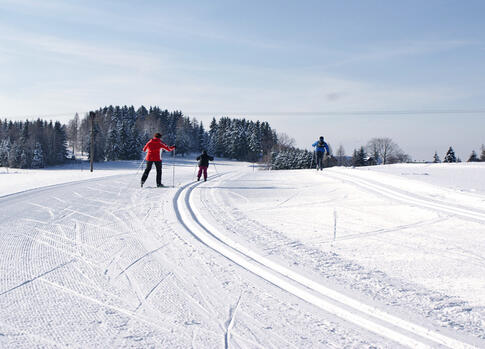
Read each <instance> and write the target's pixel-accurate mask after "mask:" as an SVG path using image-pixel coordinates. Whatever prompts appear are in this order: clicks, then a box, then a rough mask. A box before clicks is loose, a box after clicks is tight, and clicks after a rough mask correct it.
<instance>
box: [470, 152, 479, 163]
mask: <svg viewBox="0 0 485 349" xmlns="http://www.w3.org/2000/svg"><path fill="white" fill-rule="evenodd" d="M478 161H480V159H479V158H478V156H477V153H476V152H475V150H472V153H471V154H470V157H469V158H468V160H467V162H478Z"/></svg>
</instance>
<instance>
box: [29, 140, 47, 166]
mask: <svg viewBox="0 0 485 349" xmlns="http://www.w3.org/2000/svg"><path fill="white" fill-rule="evenodd" d="M31 167H32V168H43V167H44V152H43V151H42V145H41V144H40V143H39V142H36V143H35V147H34V151H33V154H32V162H31Z"/></svg>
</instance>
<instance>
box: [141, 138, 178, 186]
mask: <svg viewBox="0 0 485 349" xmlns="http://www.w3.org/2000/svg"><path fill="white" fill-rule="evenodd" d="M161 137H162V135H161V134H160V133H158V132H157V133H155V135H154V136H153V138H152V139H150V140H149V141H148V143H147V144H145V146H144V147H143V151H145V152H146V151H148V152H147V156H146V158H145V160H146V161H147V167H146V169H145V172H143V176H142V177H141V187H142V188H143V184H144V183H145V181H146V180H147V177H148V174H149V173H150V170H151V169H152V165H153V164H154V163H155V167H156V168H157V187H159V188H160V187H163V184H162V159H161V157H160V149H165V150H166V151H172V150H174V149H175V146H171V147H170V146H168V145H166V144H165V143H163V142H162V140H161V139H160V138H161Z"/></svg>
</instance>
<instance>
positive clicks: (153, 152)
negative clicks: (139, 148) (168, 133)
mask: <svg viewBox="0 0 485 349" xmlns="http://www.w3.org/2000/svg"><path fill="white" fill-rule="evenodd" d="M160 149H165V150H167V151H172V150H174V149H175V147H170V146H168V145H166V144H165V143H163V142H162V141H161V140H160V138H152V139H150V140H149V141H148V143H147V144H145V146H144V147H143V151H147V150H148V153H147V156H146V158H145V159H146V161H162V159H161V158H160Z"/></svg>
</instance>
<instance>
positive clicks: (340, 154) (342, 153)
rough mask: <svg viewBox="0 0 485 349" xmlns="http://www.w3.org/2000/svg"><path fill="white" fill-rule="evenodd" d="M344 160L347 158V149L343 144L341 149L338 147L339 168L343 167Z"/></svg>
mask: <svg viewBox="0 0 485 349" xmlns="http://www.w3.org/2000/svg"><path fill="white" fill-rule="evenodd" d="M344 158H345V149H344V147H343V146H342V144H340V145H339V147H338V149H337V161H338V165H339V166H342V165H343V163H344Z"/></svg>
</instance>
